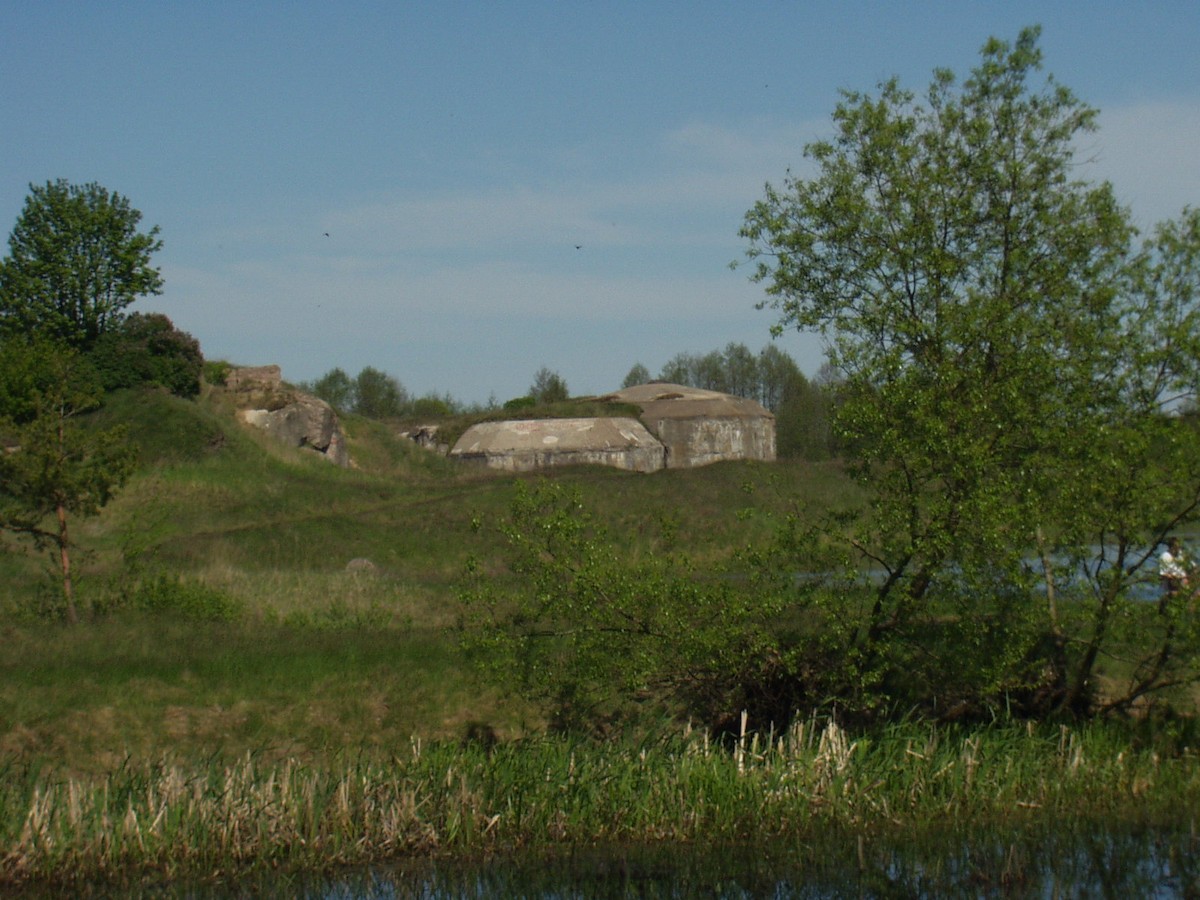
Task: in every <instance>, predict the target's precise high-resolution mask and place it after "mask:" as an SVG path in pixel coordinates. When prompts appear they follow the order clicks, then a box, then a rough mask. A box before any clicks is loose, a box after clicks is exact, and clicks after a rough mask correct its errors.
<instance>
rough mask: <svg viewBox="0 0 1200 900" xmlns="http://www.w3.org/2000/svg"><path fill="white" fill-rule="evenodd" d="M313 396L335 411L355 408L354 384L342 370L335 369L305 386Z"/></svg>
mask: <svg viewBox="0 0 1200 900" xmlns="http://www.w3.org/2000/svg"><path fill="white" fill-rule="evenodd" d="M302 387H304V388H305V389H306V390H307V391H309V392H310V393H311V394H313V396H315V397H320V398H321V399H322V400H324V401H325V402H326V403H328V404H329V405H330V406H332V407H333V408H334V409H344V410H348V409H353V408H354V400H355V397H354V382H353V381H351V380H350V376H349V375H347V374H346V373H345V371H344V370H342V369H340V368H333V369H330V370H329V371H328V372H326V373H325V374H324V375H322V376H321V377H320V378H318V379H317V380H316V381H314V382H313V383H312V384H306V385H303V386H302Z"/></svg>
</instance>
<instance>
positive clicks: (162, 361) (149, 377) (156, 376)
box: [89, 313, 204, 397]
mask: <svg viewBox="0 0 1200 900" xmlns="http://www.w3.org/2000/svg"><path fill="white" fill-rule="evenodd" d="M89 356H90V357H91V360H92V364H93V365H94V366H95V367H96V371H97V372H98V373H99V375H100V380H101V383H102V384H103V386H104V389H105V390H106V391H114V390H117V389H119V388H129V387H137V386H139V385H142V384H157V385H161V386H162V387H165V388H166V389H167V390H168V391H170V392H171V393H172V394H176V395H178V396H180V397H195V396H196V395H197V394H198V393H200V372H201V369H202V368H203V365H204V358H203V356H202V355H201V353H200V343H199V342H198V341H197V340H196V339H195V338H194V337H192V336H191V335H190V334H188V333H187V332H184V331H180V330H178V329H177V328H176V327H175V326H174V325H173V324H172V323H171V320H170V319H168V318H167V317H166V316H164V315H162V314H161V313H134V314H133V315H131V316H129V318H127V319H125V321H124V322H122V323H121V325H120V327H119V328H117V329H115V330H113V331H108V332H105V333H104V334H103V335H101V336H100V338H99V339H98V340H97V341H96V344H95V347H94V348H93V349H92V351H91V353H90V354H89Z"/></svg>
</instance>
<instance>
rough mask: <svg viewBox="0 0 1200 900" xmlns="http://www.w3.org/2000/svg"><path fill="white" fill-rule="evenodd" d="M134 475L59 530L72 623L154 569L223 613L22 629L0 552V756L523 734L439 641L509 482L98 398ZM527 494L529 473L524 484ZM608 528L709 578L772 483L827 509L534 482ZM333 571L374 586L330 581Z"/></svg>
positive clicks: (215, 407)
mask: <svg viewBox="0 0 1200 900" xmlns="http://www.w3.org/2000/svg"><path fill="white" fill-rule="evenodd" d="M111 422H124V423H126V424H127V425H128V426H129V428H130V438H131V440H132V441H134V442H135V443H136V444H137V446H138V447H139V450H140V453H141V468H140V470H139V472H138V474H137V475H136V477H135V478H134V479H132V481H131V482H130V483H129V484H128V485H127V486H126V487H125V489H124V490H123V491H122V492H121V494H120V495H119V496H118V498H117V499H116V500H115V501H114V502H112V503H111V504H110V505H109V506H108V507H107V508H106V509H105V510H104V513H103V514H102V515H101V516H100V517H98V518H97V519H94V520H91V521H88V522H86V523H82V524H81V525H80V526H78V527H77V531H76V533H77V535H78V536H79V540H80V543H81V544H82V545H83V549H85V550H86V551H87V552H86V553H81V554H77V558H78V560H79V571H80V578H79V582H78V585H79V587H78V589H79V595H80V599H81V602H82V605H83V606H84V607H85V608H88V607H89V605H92V606H95V607H99V608H106V607H111V606H112V605H113V604H114V603H116V604H119V603H120V602H121V598H122V597H123V596H127V595H128V594H129V593H130V591H131V590H133V588H134V586H135V585H136V583H137V581H138V579H139V578H145V577H147V576H148V574H152V573H158V572H166V573H170V574H171V576H172V577H174V576H183V577H185V578H187V579H191V580H195V581H198V582H201V583H203V584H204V585H206V586H209V587H211V588H213V589H215V590H217V591H219V592H220V594H221V595H223V596H224V597H227V598H230V599H232V600H233V601H235V602H236V603H237V604H238V606H239V607H240V609H241V610H242V612H241V615H240V616H239V618H238V619H237V620H236V621H233V622H225V623H203V622H194V621H182V620H180V619H178V618H176V617H172V616H170V615H165V616H164V615H154V616H152V615H148V614H144V613H139V612H135V611H131V610H128V609H122V610H118V611H117V612H113V613H109V614H107V615H104V616H102V617H100V618H99V619H98V620H96V621H94V622H91V623H89V624H85V625H84V626H82V627H80V628H78V629H69V628H66V627H65V626H62V625H58V624H55V623H53V622H46V621H41V620H38V619H37V618H36V617H34V616H31V615H30V610H34V609H37V608H39V606H41V607H45V606H46V605H48V604H51V603H52V602H53V597H54V590H53V583H52V581H51V579H50V577H49V575H48V574H47V572H46V566H45V562H44V559H43V557H42V556H41V555H39V554H37V553H35V552H33V551H31V550H30V549H29V548H26V547H24V546H21V545H14V544H12V543H11V541H10V542H9V543H8V544H7V545H6V546H7V549H9V550H12V551H13V552H11V553H0V578H3V581H2V582H0V583H3V584H4V585H5V586H6V587H5V588H4V589H0V590H3V591H4V592H3V593H0V610H2V612H0V630H2V633H3V637H4V640H3V642H2V644H0V754H7V755H11V756H14V757H16V758H17V759H20V760H26V761H30V760H42V761H45V762H50V763H52V764H54V765H64V766H66V767H68V768H72V769H91V768H107V767H110V766H111V765H113V764H115V763H116V762H119V761H120V760H121V759H123V758H125V757H126V756H133V757H135V758H140V757H152V756H154V755H156V754H160V753H163V752H166V751H168V750H170V751H172V752H182V753H184V754H185V755H205V754H209V753H220V754H222V755H231V754H237V753H240V752H244V751H247V750H251V751H256V752H259V753H264V754H267V755H278V754H292V753H295V754H300V755H307V754H325V753H328V752H331V751H335V750H338V749H339V748H363V749H367V750H378V751H379V752H384V753H386V752H388V749H389V748H394V747H396V746H398V745H406V744H407V743H408V741H409V740H410V738H411V737H413V736H414V735H415V736H422V737H427V738H428V737H444V736H457V735H461V734H462V733H463V729H464V728H465V727H466V725H467V724H468V723H469V722H471V721H476V720H479V721H485V722H488V723H490V724H492V725H494V726H495V727H497V729H498V730H499V731H500V732H501V734H509V735H512V734H520V733H524V732H526V731H528V730H529V729H531V728H536V727H538V724H539V723H538V720H537V717H536V715H535V713H534V711H532V710H530V709H528V708H525V707H523V706H522V704H521V703H520V702H519V701H512V700H502V699H501V698H499V697H497V696H495V695H494V694H493V693H491V692H486V691H482V690H481V689H480V687H479V685H477V684H474V683H473V682H472V681H471V679H470V677H469V676H468V674H467V673H466V671H465V667H464V666H463V662H462V660H461V658H460V657H459V654H458V652H457V649H456V647H455V645H454V642H453V639H452V637H451V636H450V635H448V634H447V633H446V631H445V628H446V627H447V626H449V625H451V624H452V623H453V621H454V618H455V614H456V608H455V599H454V586H455V582H456V580H457V578H458V576H459V573H460V572H461V571H462V570H463V566H464V564H465V563H466V561H467V559H468V557H469V556H470V555H476V556H478V557H481V558H483V559H485V560H486V559H488V558H489V557H492V556H494V555H495V554H496V553H498V551H499V545H498V543H497V541H496V538H495V536H494V534H493V533H492V532H491V531H490V530H488V529H482V530H476V529H473V528H472V520H473V519H476V518H482V519H484V520H485V521H486V520H489V519H493V518H496V517H499V516H502V515H503V514H504V512H505V511H506V510H507V507H508V503H509V498H510V497H511V494H512V490H513V484H514V478H513V477H512V476H503V475H494V474H490V473H480V472H478V471H466V470H463V469H460V468H458V467H456V466H454V465H453V464H451V463H449V462H448V461H446V460H444V459H442V458H440V457H437V456H436V455H434V454H431V453H428V452H427V451H424V450H421V449H419V448H417V447H415V446H414V445H411V444H408V443H407V442H405V441H402V440H399V439H397V438H395V437H393V436H392V434H391V433H390V431H389V430H388V429H387V428H385V427H383V426H381V425H379V424H378V423H373V422H369V421H366V420H361V419H355V418H350V419H349V420H348V421H346V422H345V423H344V424H345V426H346V429H347V432H348V438H349V442H350V448H351V454H352V456H353V458H354V459H355V461H356V463H357V464H358V467H357V468H356V469H353V470H341V469H338V468H335V467H333V466H331V465H329V464H328V463H327V462H325V461H323V460H321V459H318V458H316V457H315V456H313V455H311V454H307V453H305V452H302V451H292V450H289V449H286V448H283V447H280V446H277V445H275V444H273V443H271V442H270V441H269V440H267V439H266V438H264V437H263V436H262V435H260V434H258V433H256V432H253V431H251V430H248V429H246V428H244V427H243V426H240V425H239V424H238V423H237V422H236V420H235V418H234V417H233V415H232V411H231V410H230V409H228V408H227V407H226V406H225V405H224V403H223V398H222V397H221V395H220V394H219V392H218V393H213V394H210V395H208V396H206V397H205V398H204V399H203V400H202V401H201V402H199V403H189V402H185V401H181V400H178V399H176V398H173V397H169V396H165V395H162V394H144V393H127V394H123V395H120V396H118V397H115V398H113V400H112V401H111V402H110V403H109V405H108V407H107V408H106V410H105V413H104V417H103V421H102V424H105V425H107V424H109V423H111ZM531 477H532V476H531ZM554 477H555V478H558V479H562V480H565V481H569V482H571V483H573V484H575V485H577V486H578V488H579V490H580V491H581V493H582V495H583V497H584V502H585V503H586V504H587V505H588V506H589V507H591V508H592V509H594V510H595V511H596V512H597V514H598V515H599V516H600V517H601V518H602V519H604V520H605V521H606V522H607V523H608V524H609V526H610V528H611V529H612V530H613V532H614V533H617V534H623V535H626V536H627V537H628V540H629V542H630V543H631V544H632V545H633V546H635V547H637V546H648V545H649V543H650V541H652V540H653V539H654V536H655V535H657V534H658V533H659V531H660V529H661V524H662V523H663V522H664V521H666V522H670V523H672V524H674V525H675V526H676V527H677V528H678V539H679V541H680V544H681V545H682V546H685V547H687V548H689V552H691V553H692V554H693V556H695V557H696V558H698V559H704V560H709V561H713V560H719V559H722V558H725V557H727V556H728V554H729V552H730V549H731V548H734V547H737V546H740V545H742V544H744V543H745V542H746V540H748V539H750V538H752V537H753V536H754V535H755V534H759V533H761V530H762V529H763V528H765V527H766V526H765V523H763V522H762V521H761V520H760V519H757V518H750V519H746V518H744V517H739V516H738V515H737V512H738V510H740V509H742V508H744V507H746V506H747V505H748V503H749V502H750V498H749V497H748V496H747V493H746V491H747V487H748V486H749V485H758V486H759V489H758V490H757V491H756V497H755V502H756V503H763V504H765V505H767V506H769V505H771V503H772V502H773V498H774V496H775V492H774V491H773V490H772V489H771V483H772V482H774V481H780V482H783V483H784V484H785V485H786V487H788V488H797V487H800V488H803V490H804V491H805V493H806V494H808V495H812V496H816V497H828V496H830V495H832V494H837V493H838V492H839V491H842V490H844V487H845V486H844V482H842V481H841V480H840V478H839V477H838V474H837V472H836V470H835V469H832V468H828V467H813V466H808V465H803V464H794V465H793V464H788V465H776V466H766V465H761V464H749V463H747V464H724V465H718V466H711V467H707V468H705V469H700V470H694V471H679V472H661V473H657V474H655V475H652V476H645V475H637V474H631V473H625V472H619V471H617V470H612V469H603V468H586V469H578V470H570V471H561V472H556V473H555V475H554ZM356 558H367V559H370V560H371V561H372V562H373V563H374V564H375V566H376V567H377V571H375V572H374V573H366V574H364V573H355V572H349V571H347V569H346V565H347V563H348V562H349V561H350V560H352V559H356Z"/></svg>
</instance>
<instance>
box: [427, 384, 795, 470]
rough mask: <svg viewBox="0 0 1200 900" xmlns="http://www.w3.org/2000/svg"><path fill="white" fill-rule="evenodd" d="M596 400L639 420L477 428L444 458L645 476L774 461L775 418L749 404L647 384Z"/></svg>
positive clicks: (504, 424)
mask: <svg viewBox="0 0 1200 900" xmlns="http://www.w3.org/2000/svg"><path fill="white" fill-rule="evenodd" d="M596 399H598V400H599V401H601V402H609V403H614V404H617V403H620V404H629V405H634V406H637V407H638V408H639V409H640V410H641V414H640V416H639V419H640V421H638V420H635V419H631V418H628V417H613V418H603V417H600V418H577V419H532V420H510V421H503V422H481V423H479V424H477V425H473V426H471V427H470V428H468V429H467V430H466V432H464V433H463V435H462V437H461V438H459V439H458V441H457V442H456V443H455V445H454V447H453V448H452V449H451V450H450V456H451V458H455V459H461V460H464V461H469V462H476V463H482V464H484V465H487V466H489V467H491V468H495V469H503V470H507V471H513V472H524V471H530V470H532V469H539V468H546V467H550V466H565V465H579V464H586V463H592V464H599V465H607V466H616V467H617V468H621V469H629V470H631V471H635V472H653V471H657V470H658V469H662V468H672V469H686V468H693V467H695V466H704V465H708V464H710V463H714V462H719V461H721V460H730V459H756V460H763V461H773V460H774V459H775V417H774V416H773V415H772V414H771V412H770V411H769V410H767V409H766V407H764V406H762V405H761V404H759V403H756V402H755V401H753V400H748V399H745V398H743V397H735V396H733V395H731V394H723V393H721V392H719V391H707V390H702V389H700V388H693V387H687V386H685V385H679V384H665V383H653V382H652V383H650V384H643V385H637V386H636V387H631V388H625V389H623V390H620V391H617V392H615V393H612V394H607V395H605V396H603V397H599V398H596Z"/></svg>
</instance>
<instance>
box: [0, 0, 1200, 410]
mask: <svg viewBox="0 0 1200 900" xmlns="http://www.w3.org/2000/svg"><path fill="white" fill-rule="evenodd" d="M1039 23H1040V24H1041V25H1042V28H1043V33H1042V42H1041V45H1042V48H1043V50H1044V52H1045V57H1046V70H1047V71H1048V72H1052V73H1053V74H1054V76H1055V77H1056V78H1057V79H1058V80H1059V81H1060V82H1062V83H1064V84H1066V85H1067V86H1069V87H1070V88H1072V89H1073V90H1074V91H1075V92H1076V93H1077V94H1078V95H1079V96H1080V97H1081V98H1082V99H1084V100H1085V101H1087V102H1088V103H1090V104H1092V105H1094V106H1096V107H1098V108H1099V109H1100V111H1101V116H1100V126H1101V130H1100V132H1099V133H1098V134H1097V135H1093V136H1090V137H1089V138H1088V140H1087V145H1086V147H1084V148H1083V149H1084V151H1085V155H1086V156H1087V157H1088V158H1089V159H1092V160H1094V162H1093V163H1092V164H1091V165H1090V166H1089V167H1088V168H1087V169H1085V170H1083V172H1082V173H1081V174H1083V175H1085V176H1088V177H1094V178H1097V179H1099V178H1106V179H1109V180H1110V181H1112V182H1113V184H1114V186H1115V187H1116V190H1117V193H1118V196H1120V197H1121V199H1122V200H1123V201H1124V202H1125V203H1127V204H1128V205H1129V206H1130V207H1131V208H1132V210H1133V212H1134V214H1135V216H1136V217H1137V220H1138V221H1139V223H1140V224H1141V225H1143V226H1144V227H1149V226H1151V225H1152V224H1153V223H1154V222H1156V221H1160V220H1162V219H1165V218H1169V217H1172V216H1175V215H1177V214H1178V213H1179V211H1180V210H1181V208H1182V207H1183V206H1184V205H1186V204H1192V205H1196V204H1200V154H1198V153H1197V149H1198V148H1200V53H1198V52H1197V49H1196V48H1197V47H1198V46H1200V4H1197V3H1195V2H1194V0H1192V2H1171V3H1153V2H1149V3H1129V2H1123V3H1110V2H1091V3H1066V2H1060V3H1045V2H1038V3H1026V2H1003V3H986V2H979V3H970V2H955V3H923V4H915V3H914V4H901V3H856V2H808V3H799V2H796V3H791V2H781V0H775V2H753V0H749V2H741V3H734V2H722V3H716V2H695V3H666V2H663V3H656V2H652V0H642V2H609V3H598V2H597V3H569V2H547V3H527V2H508V3H493V2H489V3H483V2H457V3H454V2H447V3H414V2H409V3H401V2H388V3H355V2H347V3H331V2H328V0H325V2H321V3H309V2H291V3H286V4H285V3H259V2H245V0H243V2H236V3H229V2H220V0H209V2H204V3H184V2H170V0H155V2H129V3H126V2H113V3H104V4H101V3H93V2H77V3H63V2H54V0H43V2H38V3H29V2H24V0H0V122H2V123H3V125H2V126H0V226H2V227H3V231H4V233H7V232H8V230H10V229H11V227H12V223H13V222H14V221H15V220H16V217H17V215H18V214H19V212H20V210H21V207H22V205H23V203H24V199H25V196H26V194H27V193H28V186H29V184H30V183H31V182H32V183H38V184H40V183H44V182H45V181H47V180H50V179H55V178H67V179H69V180H70V181H73V182H79V183H82V182H88V181H97V182H99V183H101V184H103V185H104V186H106V187H108V188H110V189H112V190H116V191H119V192H120V193H122V194H124V195H125V196H127V197H128V198H129V199H130V201H131V202H132V204H133V205H134V206H135V207H137V208H138V209H140V210H141V211H142V213H143V214H144V217H145V218H144V222H145V224H146V225H151V224H157V225H158V226H160V228H161V229H162V233H161V237H162V240H163V242H164V247H163V250H162V251H161V252H160V253H159V254H158V255H157V256H156V262H157V263H158V264H159V265H160V266H161V268H162V272H163V276H164V278H165V280H166V287H165V291H164V293H163V294H162V295H161V296H158V297H151V298H146V299H143V300H141V301H139V302H138V303H137V304H136V305H135V307H133V308H134V309H137V310H142V311H159V312H164V313H166V314H167V315H169V316H170V317H171V319H172V320H173V321H174V322H175V324H176V325H177V326H178V327H179V328H181V329H183V330H185V331H188V332H190V333H192V334H193V335H195V336H196V337H197V338H198V339H199V340H200V342H201V345H202V347H203V349H204V352H205V355H206V356H208V357H210V358H224V359H228V360H231V361H233V362H238V363H244V364H256V365H257V364H266V363H277V364H279V365H281V366H282V367H283V373H284V377H285V378H287V379H289V380H292V381H299V380H308V379H313V378H316V377H318V376H319V375H321V374H322V373H324V372H326V371H328V370H329V369H331V368H333V367H334V366H340V367H341V368H343V369H345V370H346V371H347V372H349V373H350V374H351V375H353V374H355V373H356V372H357V371H359V370H360V369H361V368H362V367H363V366H367V365H371V366H375V367H377V368H380V369H383V370H385V371H387V372H389V373H391V374H393V375H395V376H396V377H397V378H399V379H400V381H401V382H402V383H403V384H404V385H405V387H406V388H408V390H409V391H410V393H413V394H415V395H421V394H425V393H428V392H434V391H436V392H438V393H447V392H448V393H450V394H452V395H453V396H454V397H456V398H458V399H459V400H463V401H467V402H486V401H487V400H488V399H489V398H494V399H496V400H498V401H503V400H506V399H508V398H510V397H514V396H518V395H520V394H522V393H524V392H525V390H526V389H527V388H528V386H529V385H530V383H531V381H532V380H533V375H534V373H535V372H536V371H537V369H539V368H540V367H542V366H548V367H550V368H551V369H554V370H555V371H557V372H559V373H560V374H561V375H562V376H563V377H564V378H565V379H566V381H567V384H568V386H569V388H570V389H571V391H572V393H574V394H587V393H600V392H605V391H608V390H612V389H614V388H615V387H617V386H618V385H619V384H620V381H621V380H622V378H624V376H625V374H626V372H628V370H629V368H630V367H631V366H632V365H633V364H634V363H635V362H641V363H643V364H644V365H645V366H647V367H648V368H649V369H650V370H651V372H657V371H658V370H659V368H661V366H662V365H663V364H664V363H665V362H666V361H667V360H668V359H669V358H670V357H671V356H673V355H675V354H676V353H679V352H681V351H688V352H693V353H703V352H707V351H709V350H713V349H718V348H720V347H723V346H724V345H725V344H727V343H729V342H731V341H737V342H741V343H745V344H746V345H747V346H749V347H750V348H751V349H753V350H757V349H759V348H761V347H762V346H763V345H764V344H766V343H767V342H768V341H770V335H769V327H770V325H771V324H772V322H773V321H774V319H773V317H772V314H771V313H770V312H769V311H760V310H756V309H755V303H756V302H757V301H758V300H759V299H761V297H762V289H761V287H759V286H757V285H754V284H752V283H750V282H749V281H748V279H747V268H746V267H743V268H742V269H741V270H738V271H731V269H730V268H729V263H730V262H731V261H733V260H735V259H739V258H741V257H742V255H743V251H744V249H745V248H744V244H743V242H742V241H741V239H739V238H738V236H737V231H738V228H739V226H740V224H741V221H742V217H743V215H744V214H745V211H746V210H747V209H748V208H749V207H750V206H751V205H752V204H753V203H754V202H755V201H756V200H757V199H759V197H760V196H761V195H762V190H763V185H764V184H765V183H766V182H768V181H770V182H776V183H777V182H780V181H781V180H782V179H783V177H784V174H785V172H786V170H787V169H788V168H791V169H792V171H793V172H794V173H798V174H803V173H804V172H805V171H806V163H805V160H804V158H803V154H802V150H803V146H804V144H805V143H806V142H808V141H811V140H813V139H815V138H819V137H822V136H824V135H827V134H828V133H829V121H830V119H829V116H830V113H831V111H832V110H833V107H834V105H835V104H836V102H837V99H838V90H839V88H852V89H871V88H873V87H874V85H875V84H876V83H877V82H878V81H880V80H881V79H884V78H887V77H889V76H891V75H898V76H899V77H900V78H901V80H902V81H903V82H904V83H905V84H906V85H907V86H908V87H911V88H913V89H916V90H918V91H920V90H922V89H924V87H925V86H926V85H927V84H928V82H929V76H930V73H931V71H932V70H933V68H934V67H937V66H948V67H950V68H952V69H954V70H955V71H956V72H958V73H959V74H960V75H965V74H966V73H967V72H968V70H969V69H970V68H971V66H972V65H974V63H975V62H976V61H977V59H978V51H979V48H980V46H981V45H982V44H983V42H984V41H985V40H986V39H987V37H988V36H990V35H995V36H999V37H1003V38H1006V39H1011V38H1014V37H1015V36H1016V34H1017V32H1018V31H1019V29H1020V28H1021V27H1022V26H1024V25H1029V24H1039ZM327 235H328V236H327ZM779 344H780V346H781V347H782V349H784V350H786V351H787V352H789V353H790V354H791V355H792V356H793V357H794V358H795V359H796V361H797V362H798V363H799V364H800V366H801V368H803V369H804V370H805V371H806V372H808V373H810V374H812V373H815V372H816V370H817V369H818V368H819V367H820V364H821V361H822V359H821V352H820V343H819V341H818V340H817V339H816V338H814V337H813V336H807V335H799V334H795V333H792V334H787V335H785V336H783V337H782V338H780V340H779Z"/></svg>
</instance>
